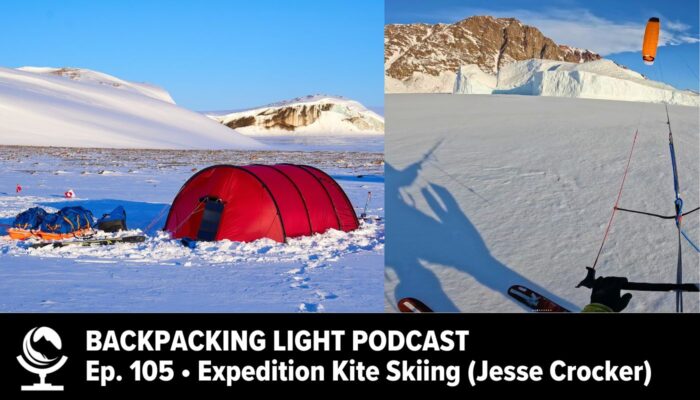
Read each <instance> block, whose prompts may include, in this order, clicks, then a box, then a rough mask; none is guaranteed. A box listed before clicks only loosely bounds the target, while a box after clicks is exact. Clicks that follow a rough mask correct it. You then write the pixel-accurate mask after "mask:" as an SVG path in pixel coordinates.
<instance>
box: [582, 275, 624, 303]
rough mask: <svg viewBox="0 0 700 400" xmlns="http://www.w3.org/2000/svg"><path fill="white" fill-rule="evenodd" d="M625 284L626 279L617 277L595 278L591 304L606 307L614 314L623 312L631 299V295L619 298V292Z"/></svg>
mask: <svg viewBox="0 0 700 400" xmlns="http://www.w3.org/2000/svg"><path fill="white" fill-rule="evenodd" d="M625 283H627V278H620V277H617V276H609V277H605V278H603V277H601V278H597V279H596V280H595V283H594V284H593V290H592V291H591V303H598V304H603V305H606V306H608V307H610V308H612V310H613V311H615V312H620V311H622V310H624V309H625V307H627V304H629V302H630V299H632V293H625V294H624V295H622V296H620V290H621V289H622V286H623V285H624V284H625Z"/></svg>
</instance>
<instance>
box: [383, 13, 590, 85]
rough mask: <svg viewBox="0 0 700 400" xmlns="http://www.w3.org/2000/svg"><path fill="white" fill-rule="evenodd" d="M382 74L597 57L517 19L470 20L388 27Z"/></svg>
mask: <svg viewBox="0 0 700 400" xmlns="http://www.w3.org/2000/svg"><path fill="white" fill-rule="evenodd" d="M384 34H385V37H384V43H385V50H384V62H385V74H386V76H388V77H391V78H394V79H398V80H405V79H408V78H410V77H411V76H412V75H413V74H414V73H421V74H428V75H432V76H439V75H440V74H441V73H443V72H448V71H449V72H455V71H457V70H458V69H459V67H461V66H463V65H467V64H474V65H477V66H478V67H479V68H480V69H481V70H482V71H484V72H485V73H488V74H496V73H498V71H499V70H500V69H501V68H502V67H503V66H505V65H508V64H510V63H512V62H515V61H521V60H526V59H531V58H536V59H547V60H557V61H568V62H577V63H580V62H586V61H592V60H598V59H600V58H601V57H600V55H598V54H596V53H594V52H592V51H589V50H584V49H577V48H574V47H570V46H566V45H559V44H557V43H555V42H554V41H553V40H552V39H550V38H548V37H546V36H544V35H543V34H542V32H540V30H539V29H537V28H535V27H533V26H529V25H524V24H523V23H521V22H520V21H519V20H518V19H516V18H494V17H491V16H473V17H469V18H466V19H463V20H461V21H458V22H456V23H453V24H434V25H431V24H423V23H419V24H391V25H387V26H386V27H385V31H384Z"/></svg>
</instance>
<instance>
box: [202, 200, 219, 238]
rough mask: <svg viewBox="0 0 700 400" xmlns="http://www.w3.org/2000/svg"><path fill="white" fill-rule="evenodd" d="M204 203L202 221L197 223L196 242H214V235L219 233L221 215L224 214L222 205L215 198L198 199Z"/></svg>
mask: <svg viewBox="0 0 700 400" xmlns="http://www.w3.org/2000/svg"><path fill="white" fill-rule="evenodd" d="M200 201H201V202H203V203H204V213H203V214H202V221H201V222H200V223H199V232H197V240H202V241H205V242H212V241H214V240H216V233H217V232H218V231H219V223H220V222H221V214H223V212H224V203H223V202H222V201H221V200H220V199H217V198H215V197H204V198H202V199H200Z"/></svg>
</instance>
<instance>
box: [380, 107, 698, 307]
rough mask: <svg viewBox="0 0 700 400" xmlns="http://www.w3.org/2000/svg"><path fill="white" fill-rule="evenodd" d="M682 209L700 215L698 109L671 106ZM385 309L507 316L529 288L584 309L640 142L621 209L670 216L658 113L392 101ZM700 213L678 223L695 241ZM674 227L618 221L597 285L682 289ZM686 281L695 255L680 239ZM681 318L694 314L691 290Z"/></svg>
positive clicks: (637, 300) (693, 274) (654, 298)
mask: <svg viewBox="0 0 700 400" xmlns="http://www.w3.org/2000/svg"><path fill="white" fill-rule="evenodd" d="M669 110H670V115H671V122H672V125H673V130H674V139H675V145H676V152H677V156H678V164H679V168H680V171H679V175H680V181H681V187H682V197H683V198H684V200H685V209H686V210H690V209H692V208H695V207H697V206H698V203H699V200H700V199H699V194H700V191H699V190H698V183H699V179H700V175H699V172H698V169H699V168H700V161H699V160H698V149H699V146H700V144H699V141H698V138H699V135H698V132H699V127H698V120H699V113H698V109H697V108H692V107H683V106H671V107H669ZM386 118H387V120H388V121H389V124H388V126H387V128H388V130H387V142H386V154H387V166H386V177H387V193H388V195H387V204H386V207H387V210H388V212H387V220H388V225H387V232H386V234H387V237H388V238H389V241H388V244H387V252H386V263H387V270H386V276H385V300H386V301H385V309H386V310H388V311H390V310H394V309H395V308H394V306H395V304H396V299H398V298H400V297H405V296H413V297H417V298H419V299H422V300H423V301H425V302H426V304H428V305H430V306H432V307H433V308H434V309H435V310H438V311H471V312H512V311H519V310H522V308H521V307H520V306H519V305H518V304H517V303H515V302H514V301H512V300H511V299H510V298H509V297H508V296H507V295H504V293H505V291H506V289H507V288H508V287H509V286H510V285H512V284H517V283H520V284H524V285H527V286H530V287H532V288H534V289H536V290H538V291H541V292H542V293H543V294H546V295H548V296H550V297H552V298H553V299H555V300H557V301H559V302H561V304H562V305H564V306H566V307H570V308H571V309H572V310H579V309H580V308H581V307H583V306H584V305H585V304H587V302H588V300H589V295H590V291H589V290H588V289H576V288H575V286H576V284H577V283H578V282H579V281H580V280H581V279H583V277H584V275H585V268H584V267H585V266H587V265H591V264H592V263H593V260H594V258H595V255H596V252H597V250H598V246H599V245H600V241H601V239H602V235H603V232H604V229H605V225H606V224H607V222H608V218H609V217H610V211H611V209H612V206H613V203H614V201H615V196H616V195H617V191H618V188H619V185H620V179H621V178H622V173H623V171H624V167H625V163H626V161H627V156H628V153H629V150H630V146H631V144H632V138H633V135H634V132H635V129H637V128H639V137H638V141H637V147H636V150H635V154H634V158H633V159H632V164H631V167H630V172H629V175H628V177H627V183H626V186H625V191H624V194H623V197H622V200H621V202H620V206H621V207H625V208H632V209H639V210H645V211H650V212H656V213H662V214H666V215H669V214H673V200H674V194H673V180H672V174H671V163H670V157H669V152H668V141H667V137H668V135H667V127H666V124H665V122H666V115H665V112H664V107H663V106H662V105H659V104H645V103H633V102H616V101H605V100H584V99H567V98H551V97H530V96H507V95H466V96H454V95H439V94H433V95H431V94H424V95H421V94H413V95H388V96H387V98H386ZM699 222H700V219H699V216H698V214H697V213H696V214H693V215H692V216H689V217H686V218H685V219H684V224H685V229H686V231H687V232H688V234H689V235H690V236H691V237H692V238H693V240H694V241H695V242H696V243H697V241H698V240H699V239H700V237H699V236H700V223H699ZM676 246H677V238H676V228H675V224H674V223H673V220H660V219H656V218H651V217H645V216H639V215H634V214H628V213H618V214H617V216H616V217H615V222H614V223H613V228H612V230H611V232H610V236H609V238H608V242H607V244H606V246H605V248H604V250H603V253H602V255H601V259H600V261H599V263H598V268H597V269H598V273H599V275H601V276H626V277H628V278H629V279H630V280H631V281H640V282H675V276H676V250H677V249H676ZM683 248H684V250H683V262H684V266H685V269H684V281H686V282H698V280H699V267H700V264H699V258H698V253H696V252H694V250H692V248H690V246H688V245H687V243H686V242H684V243H683ZM684 298H685V308H686V311H692V312H698V311H699V310H700V301H699V297H698V295H697V294H686V295H685V296H684ZM674 310H675V296H674V295H673V294H671V293H643V292H635V293H634V297H633V298H632V301H631V303H630V305H629V307H628V309H627V311H632V312H652V311H656V312H671V311H674Z"/></svg>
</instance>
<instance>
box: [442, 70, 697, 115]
mask: <svg viewBox="0 0 700 400" xmlns="http://www.w3.org/2000/svg"><path fill="white" fill-rule="evenodd" d="M454 92H455V93H459V94H491V93H494V94H522V95H532V96H556V97H579V98H586V99H607V100H625V101H640V102H648V103H662V102H667V103H669V104H679V105H688V106H695V107H697V106H698V105H700V97H699V96H698V94H697V93H693V92H691V91H687V90H677V89H675V88H673V87H672V86H669V85H666V84H664V83H661V82H656V81H652V80H649V79H646V78H645V77H644V76H642V75H641V74H639V73H637V72H634V71H632V70H630V69H626V68H623V67H621V66H619V65H617V64H615V63H614V62H612V61H610V60H598V61H590V62H587V63H582V64H576V63H570V62H564V61H551V60H534V59H533V60H526V61H518V62H514V63H512V64H508V65H507V66H505V67H503V68H501V69H500V71H499V72H498V75H497V76H496V77H494V76H492V75H489V74H486V73H484V72H483V71H481V70H480V69H479V68H478V67H477V66H475V65H467V66H463V67H461V68H460V69H459V71H458V73H457V77H456V81H455V84H454Z"/></svg>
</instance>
